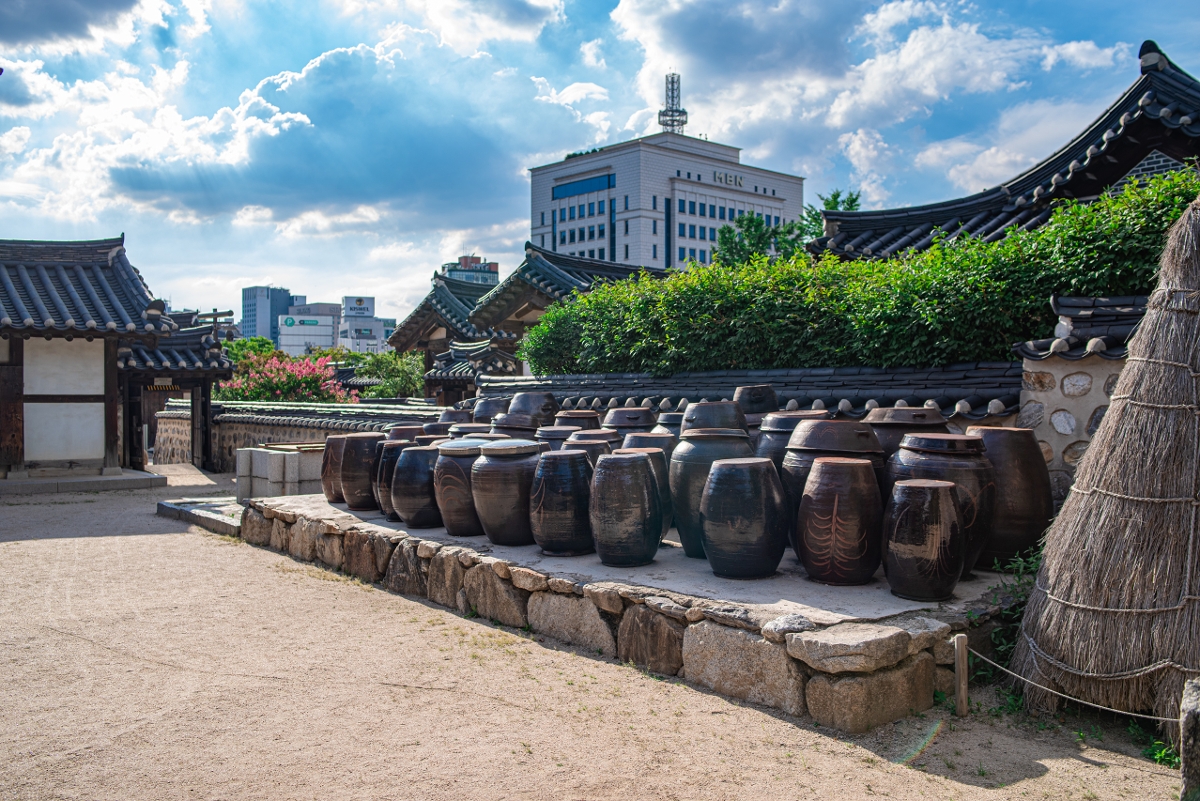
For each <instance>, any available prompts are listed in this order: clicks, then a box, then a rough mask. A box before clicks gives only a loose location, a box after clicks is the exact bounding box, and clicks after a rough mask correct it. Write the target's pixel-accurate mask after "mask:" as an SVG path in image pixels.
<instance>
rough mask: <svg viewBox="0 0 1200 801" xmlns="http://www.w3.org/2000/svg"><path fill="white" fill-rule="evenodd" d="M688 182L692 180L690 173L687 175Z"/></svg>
mask: <svg viewBox="0 0 1200 801" xmlns="http://www.w3.org/2000/svg"><path fill="white" fill-rule="evenodd" d="M688 180H689V181H690V180H692V174H691V173H690V172H689V173H688Z"/></svg>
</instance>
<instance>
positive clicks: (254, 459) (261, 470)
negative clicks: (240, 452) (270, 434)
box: [248, 448, 283, 481]
mask: <svg viewBox="0 0 1200 801" xmlns="http://www.w3.org/2000/svg"><path fill="white" fill-rule="evenodd" d="M248 450H249V451H250V475H252V476H254V477H255V478H264V479H266V480H267V481H283V463H282V462H279V463H278V467H279V469H278V472H277V475H275V476H272V475H271V454H272V453H273V451H270V450H268V449H266V448H249V449H248Z"/></svg>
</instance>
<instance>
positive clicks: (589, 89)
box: [530, 76, 608, 106]
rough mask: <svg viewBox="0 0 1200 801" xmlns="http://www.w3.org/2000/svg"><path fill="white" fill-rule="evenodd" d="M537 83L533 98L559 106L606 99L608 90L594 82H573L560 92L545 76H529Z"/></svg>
mask: <svg viewBox="0 0 1200 801" xmlns="http://www.w3.org/2000/svg"><path fill="white" fill-rule="evenodd" d="M530 80H531V81H533V82H534V84H536V85H537V88H538V94H537V95H536V96H535V97H534V98H533V99H534V100H540V101H542V102H543V103H554V104H556V105H559V106H573V105H574V104H576V103H578V102H579V101H581V100H608V90H607V89H605V88H604V87H603V86H600V85H599V84H595V83H586V82H585V83H579V82H576V83H573V84H570V85H568V86H566V87H565V88H564V89H563V90H562V91H561V92H559V91H557V90H556V89H555V88H554V87H552V86H551V85H550V82H549V81H548V80H546V79H545V78H539V77H536V76H534V77H531V78H530Z"/></svg>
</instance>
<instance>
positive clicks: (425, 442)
mask: <svg viewBox="0 0 1200 801" xmlns="http://www.w3.org/2000/svg"><path fill="white" fill-rule="evenodd" d="M416 440H417V444H418V445H420V446H421V447H423V448H428V447H431V446H433V445H440V444H441V443H443V442H449V441H450V435H449V434H418V435H417V437H416Z"/></svg>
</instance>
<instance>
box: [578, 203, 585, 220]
mask: <svg viewBox="0 0 1200 801" xmlns="http://www.w3.org/2000/svg"><path fill="white" fill-rule="evenodd" d="M585 209H587V205H586V204H584V203H580V204H579V219H581V220H582V219H583V212H584V210H585Z"/></svg>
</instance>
